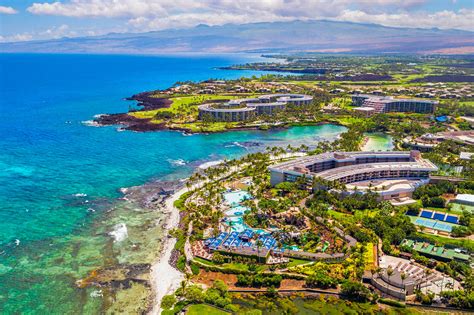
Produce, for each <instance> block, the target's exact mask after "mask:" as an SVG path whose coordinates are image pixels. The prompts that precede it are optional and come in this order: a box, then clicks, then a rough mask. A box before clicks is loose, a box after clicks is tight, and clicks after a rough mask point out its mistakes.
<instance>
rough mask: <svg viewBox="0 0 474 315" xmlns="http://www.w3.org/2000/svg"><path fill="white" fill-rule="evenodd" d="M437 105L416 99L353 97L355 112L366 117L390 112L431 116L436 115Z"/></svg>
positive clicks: (358, 95)
mask: <svg viewBox="0 0 474 315" xmlns="http://www.w3.org/2000/svg"><path fill="white" fill-rule="evenodd" d="M436 104H438V102H436V101H430V100H422V99H415V98H413V99H404V98H394V97H392V96H376V95H366V94H355V95H352V105H354V106H356V107H355V108H354V110H355V111H357V112H359V113H361V114H363V115H364V116H371V115H373V114H380V113H390V112H407V113H421V114H431V113H434V111H435V108H436Z"/></svg>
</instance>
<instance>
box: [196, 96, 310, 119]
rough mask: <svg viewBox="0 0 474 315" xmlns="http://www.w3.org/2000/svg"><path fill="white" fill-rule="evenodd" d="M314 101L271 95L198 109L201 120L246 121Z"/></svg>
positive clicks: (209, 105)
mask: <svg viewBox="0 0 474 315" xmlns="http://www.w3.org/2000/svg"><path fill="white" fill-rule="evenodd" d="M312 101H313V97H312V96H309V95H304V94H269V95H261V96H259V97H256V98H244V99H237V100H231V101H229V102H226V103H223V104H203V105H200V106H199V107H198V109H199V120H206V119H209V120H214V121H229V122H235V121H245V120H250V119H253V118H255V116H257V115H265V114H266V115H271V114H272V113H274V112H276V111H280V110H285V109H286V108H287V106H303V105H308V104H310V103H311V102H312Z"/></svg>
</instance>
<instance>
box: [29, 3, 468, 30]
mask: <svg viewBox="0 0 474 315" xmlns="http://www.w3.org/2000/svg"><path fill="white" fill-rule="evenodd" d="M435 1H437V0H435ZM423 5H429V4H428V0H259V1H255V0H240V1H239V0H64V1H55V2H38V3H33V4H32V5H31V6H30V7H29V8H28V9H27V10H28V11H29V12H31V13H33V14H38V15H58V16H67V17H76V18H81V17H94V18H98V17H105V18H113V19H116V20H118V23H117V25H118V27H123V29H122V30H123V31H149V30H160V29H166V28H183V27H192V26H195V25H197V24H208V25H220V24H225V23H251V22H272V21H287V20H295V19H302V20H307V19H331V20H338V21H352V22H364V23H377V24H382V25H386V26H401V27H424V28H431V27H439V28H458V29H465V30H474V23H472V21H473V20H474V16H473V10H472V9H462V10H459V11H446V10H445V11H439V12H434V13H426V12H422V11H421V9H422V8H423V7H422V6H423ZM102 31H103V30H102Z"/></svg>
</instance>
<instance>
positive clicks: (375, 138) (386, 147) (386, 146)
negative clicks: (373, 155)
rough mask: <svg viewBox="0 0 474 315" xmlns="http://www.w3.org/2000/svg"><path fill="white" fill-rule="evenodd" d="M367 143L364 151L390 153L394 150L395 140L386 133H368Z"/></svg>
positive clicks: (363, 148)
mask: <svg viewBox="0 0 474 315" xmlns="http://www.w3.org/2000/svg"><path fill="white" fill-rule="evenodd" d="M365 136H366V137H367V138H368V140H367V143H365V145H364V146H363V147H362V151H390V150H393V148H394V144H393V139H392V137H391V136H390V135H387V134H384V133H367V134H365Z"/></svg>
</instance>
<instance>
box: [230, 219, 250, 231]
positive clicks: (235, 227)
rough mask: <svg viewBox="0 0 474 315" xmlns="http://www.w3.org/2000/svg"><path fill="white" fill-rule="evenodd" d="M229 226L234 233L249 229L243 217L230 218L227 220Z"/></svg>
mask: <svg viewBox="0 0 474 315" xmlns="http://www.w3.org/2000/svg"><path fill="white" fill-rule="evenodd" d="M226 222H227V224H228V225H229V226H230V230H231V231H232V232H239V233H240V232H243V231H245V230H246V229H248V228H249V227H248V226H247V224H245V223H244V219H243V218H242V217H228V218H227V220H226Z"/></svg>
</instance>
